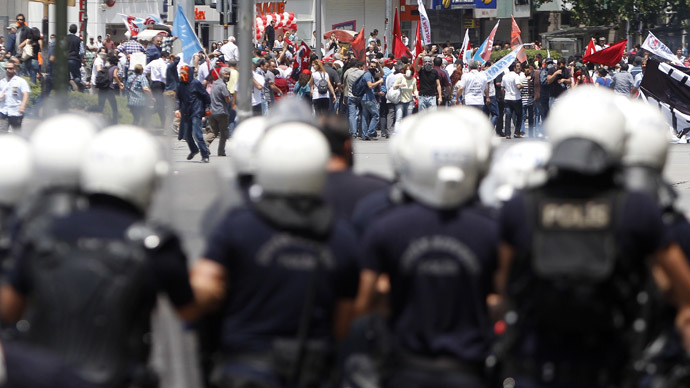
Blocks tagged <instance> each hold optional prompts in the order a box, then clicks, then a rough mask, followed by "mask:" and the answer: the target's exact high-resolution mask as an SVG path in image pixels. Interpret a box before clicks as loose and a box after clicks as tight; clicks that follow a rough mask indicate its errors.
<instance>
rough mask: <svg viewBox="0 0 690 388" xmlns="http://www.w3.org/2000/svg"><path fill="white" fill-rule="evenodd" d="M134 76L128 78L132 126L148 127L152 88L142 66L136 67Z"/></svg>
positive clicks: (128, 102) (128, 104) (128, 99)
mask: <svg viewBox="0 0 690 388" xmlns="http://www.w3.org/2000/svg"><path fill="white" fill-rule="evenodd" d="M133 73H134V74H133V76H130V77H128V80H127V86H126V91H127V106H128V107H129V110H130V111H131V112H132V117H133V121H132V125H141V126H146V123H147V122H148V117H147V116H148V112H146V111H147V110H148V108H149V101H150V97H151V88H149V82H148V80H147V79H146V77H145V76H144V68H143V66H141V64H136V65H135V66H134V72H133Z"/></svg>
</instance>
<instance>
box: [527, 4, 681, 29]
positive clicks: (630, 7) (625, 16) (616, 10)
mask: <svg viewBox="0 0 690 388" xmlns="http://www.w3.org/2000/svg"><path fill="white" fill-rule="evenodd" d="M549 1H550V0H534V1H533V3H534V4H535V5H536V6H539V5H541V4H543V3H547V2H549ZM567 3H568V4H569V5H568V8H569V9H570V15H571V18H572V20H573V22H574V23H573V24H582V25H586V26H617V25H621V24H622V23H623V22H625V21H627V20H630V21H631V22H633V23H635V24H637V23H639V22H642V24H643V26H644V28H648V26H650V25H655V26H659V25H668V26H675V27H678V26H682V25H683V23H684V21H685V20H686V19H688V17H690V5H689V4H688V1H687V0H568V2H567ZM565 4H566V2H564V7H565ZM666 7H671V8H672V10H673V13H672V14H671V17H670V18H669V19H668V20H667V18H666V16H667V15H666V14H665V13H664V9H665V8H666ZM564 9H565V8H564Z"/></svg>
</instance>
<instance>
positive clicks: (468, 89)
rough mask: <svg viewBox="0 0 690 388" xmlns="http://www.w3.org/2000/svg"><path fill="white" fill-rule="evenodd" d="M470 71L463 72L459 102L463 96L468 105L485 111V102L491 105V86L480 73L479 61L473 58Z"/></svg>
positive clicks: (459, 88)
mask: <svg viewBox="0 0 690 388" xmlns="http://www.w3.org/2000/svg"><path fill="white" fill-rule="evenodd" d="M469 68H470V72H469V73H467V74H463V76H462V78H461V79H460V86H459V87H458V102H460V96H462V99H463V102H464V104H465V105H467V106H472V107H475V108H477V109H481V110H482V111H484V104H485V103H486V105H489V102H490V100H489V88H488V83H487V82H486V78H484V76H483V75H482V74H479V62H477V61H475V60H471V61H470V63H469Z"/></svg>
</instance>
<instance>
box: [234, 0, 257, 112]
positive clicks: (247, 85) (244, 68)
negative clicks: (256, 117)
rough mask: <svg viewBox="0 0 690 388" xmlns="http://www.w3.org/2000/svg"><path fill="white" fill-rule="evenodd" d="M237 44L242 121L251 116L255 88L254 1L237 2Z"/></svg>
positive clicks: (238, 98) (238, 100)
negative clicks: (253, 49) (253, 57)
mask: <svg viewBox="0 0 690 388" xmlns="http://www.w3.org/2000/svg"><path fill="white" fill-rule="evenodd" d="M237 14H238V15H237V16H238V17H237V23H238V26H237V27H238V28H237V30H236V31H237V35H238V36H237V46H238V49H239V53H240V60H239V64H238V69H237V70H238V71H239V72H240V79H239V87H238V89H239V90H238V91H237V118H238V120H239V121H240V122H241V121H243V120H244V119H246V118H248V117H250V116H251V114H252V112H251V108H252V107H251V105H252V104H251V98H252V91H253V88H254V82H253V81H254V80H253V75H252V71H253V70H254V69H253V68H252V48H253V47H252V38H253V36H254V26H253V25H252V20H253V19H254V2H253V1H249V0H243V1H239V2H238V4H237Z"/></svg>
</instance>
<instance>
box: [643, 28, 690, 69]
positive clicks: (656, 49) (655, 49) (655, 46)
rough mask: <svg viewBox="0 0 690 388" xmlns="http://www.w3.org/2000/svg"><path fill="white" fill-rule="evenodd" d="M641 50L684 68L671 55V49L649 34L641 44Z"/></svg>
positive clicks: (676, 58)
mask: <svg viewBox="0 0 690 388" xmlns="http://www.w3.org/2000/svg"><path fill="white" fill-rule="evenodd" d="M642 48H643V49H645V50H647V51H649V52H650V53H652V54H654V55H656V56H658V57H660V58H663V59H665V60H667V61H669V62H672V63H675V64H676V65H679V66H684V65H683V63H681V62H680V61H679V60H678V57H676V56H675V55H673V52H672V51H671V49H669V48H668V47H667V46H666V45H665V44H663V43H662V42H661V41H660V40H659V39H657V37H656V36H654V34H652V33H651V32H650V33H649V35H647V39H645V40H644V43H642Z"/></svg>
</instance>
